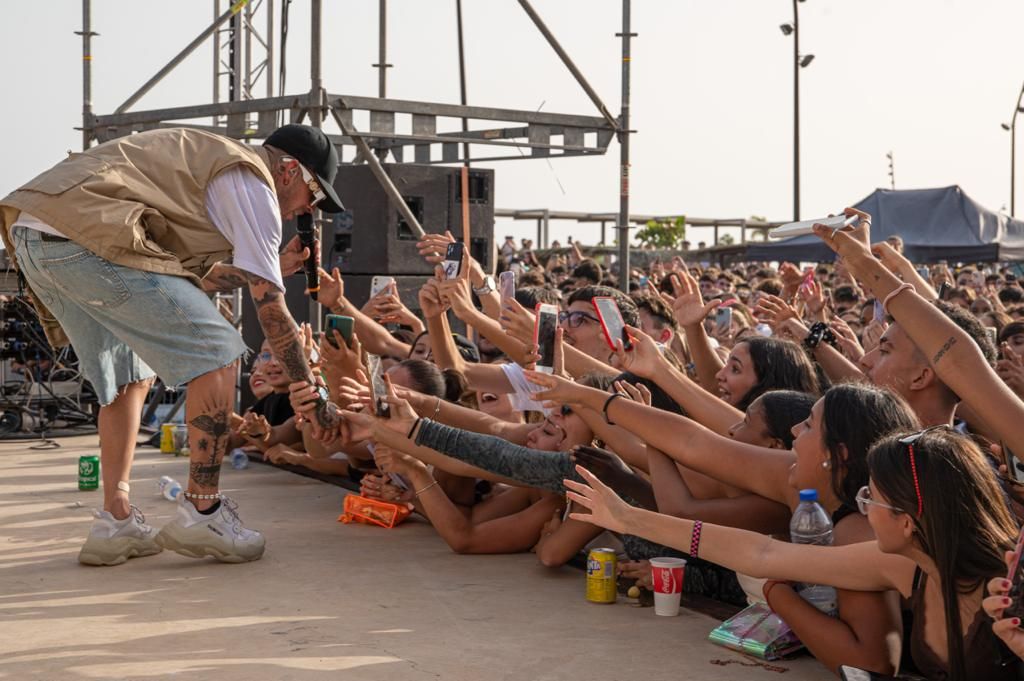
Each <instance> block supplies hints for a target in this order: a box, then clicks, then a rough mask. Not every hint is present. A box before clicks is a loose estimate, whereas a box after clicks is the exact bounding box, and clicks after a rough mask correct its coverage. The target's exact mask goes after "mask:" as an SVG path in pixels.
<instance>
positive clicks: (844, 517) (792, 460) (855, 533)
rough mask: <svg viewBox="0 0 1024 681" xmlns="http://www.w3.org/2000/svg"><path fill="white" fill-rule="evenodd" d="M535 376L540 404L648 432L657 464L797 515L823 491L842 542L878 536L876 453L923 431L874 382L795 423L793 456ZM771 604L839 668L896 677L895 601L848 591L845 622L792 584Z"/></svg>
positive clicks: (836, 391) (843, 390)
mask: <svg viewBox="0 0 1024 681" xmlns="http://www.w3.org/2000/svg"><path fill="white" fill-rule="evenodd" d="M529 377H530V379H531V380H533V381H534V382H536V383H537V384H538V385H542V386H544V387H546V388H547V389H548V390H547V391H546V392H542V393H538V397H540V398H543V399H550V400H556V401H561V402H566V403H569V404H572V405H574V406H576V405H579V406H582V407H587V408H590V409H597V410H600V411H602V412H603V413H604V415H605V417H606V418H607V419H608V420H609V421H610V422H612V423H615V424H617V425H619V426H621V427H623V428H626V429H627V430H630V431H632V432H634V433H642V434H643V436H644V439H645V440H646V442H647V446H648V448H649V450H653V451H652V453H651V457H652V459H651V460H652V464H656V463H657V462H658V461H660V457H664V456H667V457H670V458H671V459H672V460H674V461H675V462H678V463H680V464H682V465H683V466H685V467H686V469H687V470H689V471H697V472H698V473H701V474H704V475H707V476H710V477H711V478H713V479H715V480H718V481H721V482H723V483H725V484H727V485H730V486H734V487H737V488H739V489H742V490H745V491H746V492H748V493H752V494H755V495H759V496H761V497H764V498H765V499H768V500H771V501H773V502H776V503H778V504H782V505H784V506H786V507H788V508H789V509H795V508H796V506H797V504H798V503H799V491H800V490H801V489H809V488H810V489H816V490H817V491H818V497H819V500H820V503H821V505H822V507H824V508H825V510H826V511H827V512H829V513H830V514H831V515H832V521H833V524H834V526H835V534H834V540H835V543H836V544H838V545H845V544H853V543H857V542H864V541H870V540H872V539H873V538H874V537H873V534H872V531H871V528H870V526H869V525H868V524H867V522H866V521H865V519H864V518H862V517H860V516H858V515H857V514H856V513H855V512H854V511H855V509H856V501H855V495H856V492H857V490H858V489H859V488H860V487H861V486H863V485H864V484H866V483H867V464H866V457H867V452H868V449H869V448H870V447H871V445H872V444H873V443H874V442H875V441H876V440H878V439H879V438H880V437H882V436H884V435H885V434H887V433H889V432H892V431H894V430H908V429H911V428H916V427H917V419H916V418H915V416H914V414H913V412H912V411H911V410H910V408H909V407H907V405H906V404H905V403H904V402H903V401H902V400H901V399H900V398H898V397H897V396H895V395H893V394H891V393H889V392H887V391H882V390H878V389H876V388H872V387H868V386H858V385H841V386H836V387H834V388H832V389H830V390H829V391H828V392H827V393H825V396H824V397H822V398H821V399H819V400H818V401H817V403H816V404H815V405H814V407H813V408H812V409H811V413H810V416H809V417H808V418H807V419H806V420H805V421H803V422H802V423H799V424H797V425H795V426H794V427H793V429H792V434H793V438H794V439H793V443H792V451H791V452H787V451H782V450H779V449H770V448H766V447H760V446H754V445H751V444H747V443H745V442H740V441H737V440H733V439H729V438H726V437H723V436H721V435H718V434H716V433H714V432H711V431H710V430H708V429H707V428H704V427H703V426H701V425H700V424H698V423H696V422H694V421H693V420H691V419H688V418H686V417H683V416H678V415H675V414H669V413H667V412H664V411H660V410H656V409H651V408H650V407H647V406H645V405H641V404H637V403H636V402H634V401H631V400H627V399H618V398H619V397H620V396H618V395H615V394H613V395H610V396H609V395H606V394H603V393H599V392H596V391H593V390H589V389H587V388H584V387H582V386H577V385H574V384H572V383H569V382H568V381H564V380H562V379H560V378H558V377H555V376H547V375H543V374H535V373H531V374H529ZM664 463H665V462H661V464H662V465H663V464H664ZM659 470H664V469H663V468H662V469H659V468H653V467H652V474H656V473H657V472H658V471H659ZM723 503H727V502H725V501H724V500H723ZM733 503H735V502H733ZM659 508H660V507H659ZM714 511H715V512H716V514H717V513H721V512H722V509H721V508H719V507H715V508H714ZM711 517H716V519H719V518H721V516H717V515H716V516H711ZM759 520H760V519H758V518H752V519H751V518H747V519H745V522H734V523H730V524H736V525H740V526H750V523H752V522H757V521H759ZM759 529H760V528H759ZM641 536H643V535H641ZM648 539H654V538H653V537H648ZM671 546H676V545H675V544H671ZM704 558H707V559H709V560H711V561H712V562H717V561H715V560H714V559H713V558H710V557H708V556H704ZM720 564H721V565H723V566H726V567H730V568H732V567H733V566H732V565H731V564H728V563H720ZM745 573H746V574H751V573H750V572H748V571H745ZM755 576H760V575H755ZM765 599H766V600H767V601H768V604H769V605H770V606H771V607H772V608H774V609H775V610H776V611H777V612H778V613H779V615H780V616H781V617H782V618H783V619H784V620H785V621H786V623H787V624H789V625H790V627H792V628H793V630H794V631H795V632H796V634H797V635H798V636H799V637H800V639H801V640H802V641H803V642H804V644H805V645H806V646H807V647H808V649H809V650H810V651H811V652H812V653H813V654H814V655H815V657H818V658H819V659H820V660H822V661H823V662H824V663H825V664H826V665H828V666H829V667H832V668H834V667H836V666H838V665H839V664H851V665H855V666H859V667H864V668H867V669H871V670H874V671H878V672H880V673H891V671H892V669H893V668H894V667H895V665H896V663H897V661H898V660H899V649H898V646H896V645H891V643H892V642H893V641H898V640H899V632H900V617H899V604H898V601H897V599H895V598H894V597H892V596H887V595H886V594H884V593H856V592H852V591H846V590H840V591H839V592H838V618H837V619H833V618H831V617H828V616H827V615H825V614H823V613H821V612H820V611H818V610H817V609H816V608H815V607H814V606H813V605H811V604H809V603H808V602H806V601H804V600H803V599H802V598H800V596H799V595H797V593H796V592H795V591H794V590H793V589H792V588H790V587H789V586H778V587H774V588H772V589H771V590H770V591H769V590H768V589H766V593H765Z"/></svg>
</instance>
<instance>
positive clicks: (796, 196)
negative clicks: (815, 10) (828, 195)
mask: <svg viewBox="0 0 1024 681" xmlns="http://www.w3.org/2000/svg"><path fill="white" fill-rule="evenodd" d="M805 1H806V0H793V23H791V24H782V25H781V26H779V29H780V30H781V31H782V33H783V35H792V36H793V221H794V222H796V221H798V220H800V69H802V68H806V67H807V66H809V65H810V63H811V62H812V61H814V55H813V54H805V55H802V56H801V54H800V13H799V11H798V10H797V8H798V3H800V2H805Z"/></svg>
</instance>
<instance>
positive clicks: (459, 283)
mask: <svg viewBox="0 0 1024 681" xmlns="http://www.w3.org/2000/svg"><path fill="white" fill-rule="evenodd" d="M437 289H438V292H439V293H440V295H441V301H442V302H444V303H445V304H446V305H448V306H450V307H451V308H452V312H454V313H455V316H456V317H458V318H459V319H462V320H463V321H465V319H466V317H467V316H468V315H469V314H471V313H472V312H475V311H476V308H475V307H473V299H472V298H471V297H470V293H469V280H468V279H463V278H459V279H446V280H444V281H439V282H438V283H437Z"/></svg>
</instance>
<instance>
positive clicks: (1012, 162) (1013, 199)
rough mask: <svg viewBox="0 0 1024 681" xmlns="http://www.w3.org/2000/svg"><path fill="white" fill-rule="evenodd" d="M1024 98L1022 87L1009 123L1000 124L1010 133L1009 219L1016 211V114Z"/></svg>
mask: <svg viewBox="0 0 1024 681" xmlns="http://www.w3.org/2000/svg"><path fill="white" fill-rule="evenodd" d="M1022 98H1024V85H1021V88H1020V93H1019V94H1018V95H1017V103H1016V104H1015V105H1014V107H1013V116H1012V117H1011V118H1010V122H1009V123H1001V124H1000V125H1002V127H1003V130H1009V131H1010V217H1011V218H1012V217H1016V214H1017V211H1016V208H1017V202H1016V197H1017V114H1018V113H1024V106H1021V99H1022Z"/></svg>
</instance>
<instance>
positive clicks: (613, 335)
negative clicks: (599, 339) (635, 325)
mask: <svg viewBox="0 0 1024 681" xmlns="http://www.w3.org/2000/svg"><path fill="white" fill-rule="evenodd" d="M591 304H592V305H593V306H594V310H595V311H596V312H597V318H598V320H600V322H601V329H602V330H603V331H604V339H605V340H606V341H607V342H608V347H610V348H611V349H612V350H615V344H616V342H618V341H622V349H623V350H632V349H633V342H632V341H630V339H629V334H628V333H626V322H625V320H624V319H623V318H622V310H620V309H619V304H618V303H616V302H615V299H614V298H612V297H610V296H597V297H595V298H593V299H592V300H591Z"/></svg>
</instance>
